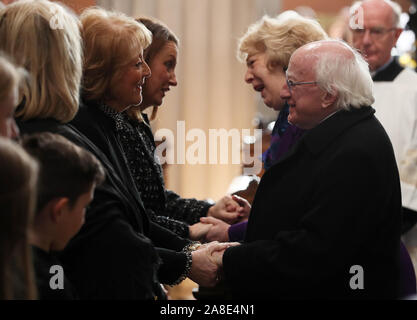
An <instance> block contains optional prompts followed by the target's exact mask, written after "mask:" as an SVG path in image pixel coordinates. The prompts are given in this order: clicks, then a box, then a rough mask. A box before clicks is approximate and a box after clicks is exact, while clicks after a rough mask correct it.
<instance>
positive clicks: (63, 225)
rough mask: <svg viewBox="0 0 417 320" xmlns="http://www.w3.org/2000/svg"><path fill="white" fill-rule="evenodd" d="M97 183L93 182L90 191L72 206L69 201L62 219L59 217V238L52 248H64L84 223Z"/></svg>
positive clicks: (57, 249) (58, 249)
mask: <svg viewBox="0 0 417 320" xmlns="http://www.w3.org/2000/svg"><path fill="white" fill-rule="evenodd" d="M94 189H95V185H94V184H93V185H92V186H91V188H90V190H89V191H87V192H86V193H83V194H81V195H80V196H79V197H78V199H77V201H76V202H75V203H74V204H73V206H70V204H69V203H68V202H67V204H66V205H65V208H64V212H63V214H62V217H61V219H59V223H58V226H59V227H58V228H59V231H58V233H57V239H56V241H55V243H54V245H53V248H52V250H54V251H60V250H63V249H64V248H65V247H66V245H67V244H68V242H69V241H70V240H71V238H72V237H74V236H75V234H76V233H77V232H78V231H79V230H80V229H81V227H82V225H83V224H84V218H85V208H86V207H87V206H88V205H89V204H90V202H91V201H92V200H93V197H94Z"/></svg>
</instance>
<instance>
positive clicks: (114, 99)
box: [106, 53, 151, 112]
mask: <svg viewBox="0 0 417 320" xmlns="http://www.w3.org/2000/svg"><path fill="white" fill-rule="evenodd" d="M150 75H151V71H150V69H149V66H148V65H147V64H146V62H145V60H144V59H143V55H142V53H140V54H139V55H138V57H137V58H136V59H134V60H133V61H131V62H130V63H129V64H128V65H127V66H125V67H124V68H123V70H122V74H121V76H120V77H119V78H118V79H117V81H114V84H113V86H112V87H111V89H110V99H108V100H107V101H106V103H107V104H108V105H109V106H110V107H112V108H113V109H115V110H116V111H119V112H122V111H124V110H126V109H127V108H128V107H131V106H136V105H139V104H140V103H141V102H142V86H143V85H144V83H145V79H146V78H148V77H149V76H150Z"/></svg>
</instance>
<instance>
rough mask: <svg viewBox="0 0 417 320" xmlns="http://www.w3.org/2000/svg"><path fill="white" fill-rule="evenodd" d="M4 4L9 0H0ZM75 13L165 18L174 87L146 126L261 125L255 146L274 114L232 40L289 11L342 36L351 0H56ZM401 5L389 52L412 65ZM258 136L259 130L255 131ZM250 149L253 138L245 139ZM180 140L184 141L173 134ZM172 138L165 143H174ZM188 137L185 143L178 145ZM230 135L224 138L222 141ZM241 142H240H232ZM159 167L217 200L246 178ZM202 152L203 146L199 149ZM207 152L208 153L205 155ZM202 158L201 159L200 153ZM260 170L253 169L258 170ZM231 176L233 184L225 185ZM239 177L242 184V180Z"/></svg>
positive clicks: (186, 193) (198, 168)
mask: <svg viewBox="0 0 417 320" xmlns="http://www.w3.org/2000/svg"><path fill="white" fill-rule="evenodd" d="M414 1H416V0H414ZM2 2H3V3H5V4H8V3H10V2H13V1H10V0H2ZM60 2H61V3H64V4H65V5H67V6H68V7H70V8H71V9H72V10H74V11H75V12H76V13H80V12H82V10H83V9H84V8H86V7H89V6H92V5H99V6H101V7H104V8H106V9H114V10H117V11H122V12H124V13H126V14H128V15H130V16H132V17H135V18H136V17H139V16H153V17H156V18H158V19H160V20H162V21H163V22H164V23H166V24H167V25H168V26H169V27H170V28H171V29H172V30H173V31H174V32H175V34H176V35H177V36H178V37H179V39H180V42H181V43H180V51H179V59H178V65H177V80H178V86H177V87H176V88H173V89H172V90H171V91H170V92H169V93H168V94H167V96H166V98H165V100H164V103H163V105H162V106H161V107H160V109H159V111H158V117H157V119H156V120H155V121H154V122H153V123H152V128H153V131H154V132H156V131H157V130H158V129H160V128H167V129H170V130H171V131H172V132H173V133H174V135H175V136H176V137H177V135H176V132H177V120H182V121H185V128H186V132H187V130H190V129H193V128H199V129H202V130H203V131H204V132H205V133H206V136H207V150H208V136H209V134H208V132H209V131H208V130H209V129H220V128H225V129H226V130H230V129H232V128H235V129H238V130H239V132H242V130H243V129H251V132H252V133H253V129H255V128H260V129H263V135H262V136H263V148H264V149H265V148H267V147H268V144H269V140H268V137H269V131H268V128H270V129H272V125H273V124H272V122H273V121H274V120H275V119H276V117H277V113H276V112H274V111H273V110H271V109H268V108H267V107H265V106H264V104H263V102H262V100H261V98H260V95H259V93H256V92H255V91H253V89H252V87H251V86H249V85H248V84H246V83H245V82H244V80H243V79H244V74H245V70H246V66H245V65H244V64H242V63H240V62H238V60H237V58H236V49H237V40H238V38H239V37H240V36H242V35H243V34H244V33H245V32H246V30H247V28H248V26H249V25H250V24H252V23H254V22H256V21H257V20H258V19H259V18H260V17H261V16H262V15H264V14H268V15H270V16H276V15H277V14H279V13H280V12H282V11H284V10H290V9H291V10H296V11H298V12H299V13H301V14H303V15H307V16H310V17H315V18H316V19H318V21H319V22H320V23H321V24H322V26H323V27H324V28H325V30H326V31H327V32H328V33H329V34H330V35H331V36H333V37H337V38H343V39H345V40H346V41H349V33H348V30H347V23H348V16H347V8H348V7H349V6H350V5H351V4H352V1H351V0H333V1H326V0H291V1H290V0H282V1H279V0H117V1H115V0H97V1H94V0H63V1H60ZM397 2H398V3H399V4H400V5H401V6H402V9H403V11H404V15H403V19H402V23H403V26H406V27H407V28H408V29H409V30H407V31H406V32H404V33H403V34H402V36H401V38H400V40H399V42H398V44H397V48H396V50H395V52H394V54H395V55H399V56H400V57H401V60H400V61H401V63H403V64H404V65H407V66H409V67H411V68H415V67H416V64H415V32H416V27H417V23H416V20H417V19H416V9H415V8H416V7H415V4H414V3H413V2H412V1H410V0H401V1H397ZM257 138H259V137H257ZM245 142H246V143H245V144H244V145H243V148H250V147H251V143H253V142H254V139H245ZM180 143H184V141H180ZM177 144H178V141H173V142H172V141H171V142H170V144H169V146H170V147H172V148H174V150H176V147H177ZM191 144H193V142H188V143H186V144H185V146H186V148H187V147H188V146H190V145H191ZM230 144H231V139H229V145H230ZM239 147H242V146H239ZM229 151H230V152H229V164H218V165H208V164H206V165H189V164H188V165H187V164H170V165H168V166H165V176H166V183H167V187H168V188H169V189H172V190H174V191H176V192H178V193H179V194H181V195H182V196H183V197H196V198H199V199H208V198H209V199H213V200H217V199H219V198H220V197H221V196H222V195H224V194H225V193H226V192H228V191H231V192H234V191H237V190H239V189H242V190H243V189H245V188H247V187H248V185H247V183H248V182H249V180H247V179H246V180H245V179H243V180H242V179H240V180H239V179H238V180H234V179H235V178H236V177H238V176H239V175H241V174H242V170H243V166H242V164H235V165H233V164H232V163H231V162H232V161H231V147H229ZM207 155H208V153H207ZM207 158H208V156H207ZM207 162H208V159H207ZM260 175H261V174H260ZM232 181H234V183H233V184H232ZM245 184H246V185H245Z"/></svg>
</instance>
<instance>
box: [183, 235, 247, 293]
mask: <svg viewBox="0 0 417 320" xmlns="http://www.w3.org/2000/svg"><path fill="white" fill-rule="evenodd" d="M237 245H240V243H239V242H223V243H221V242H217V241H213V242H210V243H206V244H203V245H201V246H200V247H199V248H198V249H197V250H195V251H193V252H192V253H191V255H192V258H193V261H192V265H191V271H190V274H189V277H190V279H191V280H193V281H194V282H197V283H198V284H199V285H201V286H203V287H214V286H215V285H216V284H217V283H218V282H220V281H221V279H222V274H223V271H222V270H223V254H224V252H225V250H226V249H227V248H229V247H232V246H237Z"/></svg>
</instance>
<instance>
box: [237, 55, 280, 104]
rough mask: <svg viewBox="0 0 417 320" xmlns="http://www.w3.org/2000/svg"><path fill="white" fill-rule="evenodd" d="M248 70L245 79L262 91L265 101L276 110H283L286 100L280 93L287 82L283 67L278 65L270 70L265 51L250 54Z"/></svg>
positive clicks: (254, 87)
mask: <svg viewBox="0 0 417 320" xmlns="http://www.w3.org/2000/svg"><path fill="white" fill-rule="evenodd" d="M246 65H247V68H248V69H247V71H246V74H245V81H246V82H247V83H249V84H251V85H252V87H253V89H254V90H255V91H258V92H260V93H261V96H262V99H263V101H264V103H265V104H266V105H267V106H268V107H270V108H273V109H275V110H281V109H282V108H283V106H284V103H285V101H284V100H282V99H281V97H280V93H281V89H282V87H283V85H284V84H285V73H284V70H283V68H282V67H280V66H277V67H275V68H274V70H270V69H268V68H267V65H266V54H265V53H264V52H261V53H256V54H254V55H251V56H248V58H247V59H246Z"/></svg>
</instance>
